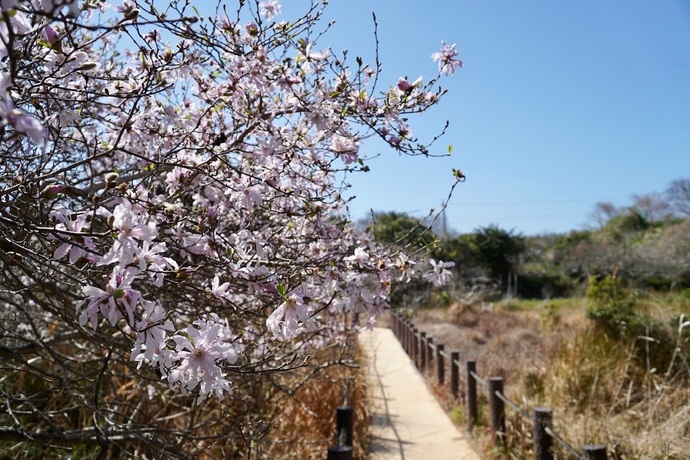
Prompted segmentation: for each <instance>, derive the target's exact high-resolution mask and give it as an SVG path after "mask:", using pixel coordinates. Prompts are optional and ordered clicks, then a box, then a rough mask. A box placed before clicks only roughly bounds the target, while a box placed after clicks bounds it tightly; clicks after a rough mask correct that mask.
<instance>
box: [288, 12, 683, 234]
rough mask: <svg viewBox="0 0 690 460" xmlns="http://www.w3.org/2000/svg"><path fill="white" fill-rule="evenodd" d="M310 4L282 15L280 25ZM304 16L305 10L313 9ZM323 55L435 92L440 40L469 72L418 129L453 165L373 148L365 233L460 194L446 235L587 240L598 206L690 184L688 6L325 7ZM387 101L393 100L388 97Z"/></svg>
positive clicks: (357, 184) (355, 211)
mask: <svg viewBox="0 0 690 460" xmlns="http://www.w3.org/2000/svg"><path fill="white" fill-rule="evenodd" d="M300 1H301V0H284V1H283V3H284V6H283V12H284V15H283V16H285V19H289V18H290V15H291V14H292V13H294V12H296V11H302V9H301V8H296V7H297V6H298V5H300ZM304 4H305V5H306V1H305V2H304ZM328 11H329V12H328V19H335V20H336V23H335V25H334V26H333V28H332V30H331V31H330V32H329V33H328V34H327V35H326V36H325V37H324V38H323V39H322V41H321V42H320V43H321V45H322V46H330V47H331V48H332V49H333V50H334V51H337V50H343V49H348V50H349V54H350V56H351V57H354V56H357V55H359V56H362V57H364V59H365V61H366V62H373V58H372V56H373V49H374V34H373V30H374V27H373V22H372V19H371V14H372V12H376V15H377V19H378V23H379V30H378V34H379V41H380V48H379V51H380V56H381V61H382V62H383V75H382V78H383V80H384V81H385V82H390V83H391V84H394V83H395V82H396V81H397V79H398V77H400V76H403V75H406V76H409V77H410V78H411V79H414V78H417V77H418V76H420V75H423V76H424V77H425V78H426V79H428V78H430V77H432V76H433V75H434V74H435V73H436V71H437V67H436V64H435V63H433V62H432V61H431V58H430V55H431V53H433V52H435V51H437V50H438V49H439V48H440V46H441V40H445V41H446V42H448V43H457V46H458V49H459V50H460V57H461V59H462V60H463V61H464V63H465V67H464V68H463V69H461V70H460V71H459V72H458V73H456V75H455V76H454V77H449V78H447V79H445V81H444V82H443V83H444V87H446V88H447V89H448V90H449V93H448V95H447V96H446V98H445V99H444V100H443V102H442V103H441V104H440V105H439V106H437V107H435V108H434V109H433V110H432V111H431V112H429V113H426V114H424V115H423V116H421V117H418V118H414V119H412V120H411V123H410V124H411V126H412V128H413V130H414V133H415V134H416V135H417V136H418V137H420V139H422V140H423V139H429V138H430V137H431V136H433V135H434V134H436V133H437V132H438V130H439V129H440V128H441V127H442V126H443V124H444V122H445V121H446V120H449V121H450V129H449V131H448V134H447V135H446V136H445V137H444V138H443V139H442V140H441V141H440V143H438V144H437V148H438V152H439V153H443V152H444V151H445V149H446V148H447V146H448V145H449V144H452V145H453V147H454V151H453V155H452V156H451V157H449V158H441V159H423V158H408V157H400V156H398V155H397V154H396V153H394V152H392V151H386V150H384V149H382V148H380V146H378V145H374V144H372V145H368V144H365V145H364V147H363V152H364V153H368V154H376V153H381V154H382V155H381V156H380V157H379V158H376V159H374V160H372V161H371V162H369V166H370V167H371V169H372V171H371V172H369V173H367V174H361V175H359V176H355V177H351V178H350V180H351V182H352V185H353V187H352V190H351V193H352V194H354V195H356V196H357V198H356V200H355V201H354V202H353V203H352V205H351V207H350V211H351V216H352V218H353V219H355V220H357V219H360V218H362V217H364V216H366V215H367V213H368V212H369V210H371V209H373V210H375V211H402V212H408V213H410V214H412V215H415V216H422V215H425V214H426V212H427V211H428V210H429V209H430V208H439V207H440V204H441V202H442V201H443V200H444V199H445V197H446V195H447V192H448V189H449V187H450V186H451V185H452V183H453V178H452V174H451V168H459V169H462V170H463V172H464V173H465V174H466V176H467V181H466V182H465V183H464V184H462V185H461V186H460V187H458V189H457V190H456V193H455V194H454V196H453V198H452V199H451V201H450V203H449V206H448V210H447V222H448V224H449V226H450V227H452V228H453V229H454V230H456V231H458V232H462V233H464V232H470V231H472V230H474V229H475V228H477V227H481V226H486V225H489V224H492V223H494V224H497V225H499V226H500V227H502V228H505V229H514V230H515V231H517V232H520V233H523V234H526V235H530V234H538V233H544V232H566V231H568V230H571V229H577V228H583V227H584V226H585V225H586V224H587V223H588V222H590V219H589V215H590V214H591V211H592V210H593V209H594V205H595V203H596V202H599V201H609V202H612V203H614V204H616V205H619V206H624V205H630V204H631V203H632V195H633V194H645V193H651V192H663V190H664V189H665V188H666V187H667V186H668V184H669V183H670V182H671V181H672V180H674V179H678V178H683V177H685V178H687V177H690V3H687V2H685V1H684V0H658V1H653V2H652V1H649V0H607V1H600V0H579V1H577V2H563V1H554V0H523V1H519V2H518V1H514V0H501V1H499V0H496V1H479V0H428V1H426V2H420V1H419V0H415V1H413V0H396V1H393V0H385V1H365V0H331V1H330V5H329V10H328ZM382 89H383V88H382Z"/></svg>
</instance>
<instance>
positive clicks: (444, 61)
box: [431, 41, 462, 75]
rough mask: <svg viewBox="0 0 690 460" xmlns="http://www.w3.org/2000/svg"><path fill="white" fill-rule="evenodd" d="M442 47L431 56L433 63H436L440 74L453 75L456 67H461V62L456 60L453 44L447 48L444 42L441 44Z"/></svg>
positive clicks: (455, 50)
mask: <svg viewBox="0 0 690 460" xmlns="http://www.w3.org/2000/svg"><path fill="white" fill-rule="evenodd" d="M441 43H442V45H443V47H442V48H441V51H439V52H437V53H434V54H432V55H431V58H432V59H433V60H434V61H438V71H439V72H440V73H441V74H446V75H453V74H454V73H455V68H456V67H462V61H461V60H460V59H457V55H458V50H457V49H456V48H455V43H453V44H452V45H451V46H448V45H447V44H446V42H444V41H442V42H441Z"/></svg>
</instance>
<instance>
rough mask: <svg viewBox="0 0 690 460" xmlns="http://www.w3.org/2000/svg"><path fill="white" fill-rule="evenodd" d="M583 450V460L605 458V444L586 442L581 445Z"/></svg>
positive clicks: (600, 459)
mask: <svg viewBox="0 0 690 460" xmlns="http://www.w3.org/2000/svg"><path fill="white" fill-rule="evenodd" d="M582 450H584V451H585V456H584V459H585V460H606V458H607V457H606V446H604V445H601V444H586V445H584V446H582Z"/></svg>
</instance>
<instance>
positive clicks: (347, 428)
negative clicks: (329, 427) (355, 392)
mask: <svg viewBox="0 0 690 460" xmlns="http://www.w3.org/2000/svg"><path fill="white" fill-rule="evenodd" d="M353 422H354V409H353V408H352V407H351V406H340V407H338V408H336V410H335V430H336V431H335V432H336V434H337V435H338V441H339V442H338V444H340V445H341V446H350V447H352V428H353Z"/></svg>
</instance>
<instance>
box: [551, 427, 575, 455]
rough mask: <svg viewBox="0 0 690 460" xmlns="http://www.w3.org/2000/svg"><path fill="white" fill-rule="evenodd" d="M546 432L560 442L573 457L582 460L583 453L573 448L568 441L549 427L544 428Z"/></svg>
mask: <svg viewBox="0 0 690 460" xmlns="http://www.w3.org/2000/svg"><path fill="white" fill-rule="evenodd" d="M544 430H545V431H546V433H548V435H549V436H551V437H552V438H553V439H555V440H556V441H558V443H559V444H560V445H561V446H562V447H563V448H565V449H566V450H567V451H568V452H570V453H571V455H574V456H575V457H576V458H582V453H581V452H580V451H579V450H577V449H576V448H574V447H573V446H571V445H570V443H568V441H566V440H565V439H563V438H562V437H561V436H560V435H559V434H558V433H556V432H555V431H553V430H552V429H551V428H549V427H546V428H544Z"/></svg>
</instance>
